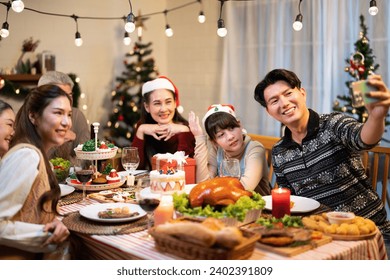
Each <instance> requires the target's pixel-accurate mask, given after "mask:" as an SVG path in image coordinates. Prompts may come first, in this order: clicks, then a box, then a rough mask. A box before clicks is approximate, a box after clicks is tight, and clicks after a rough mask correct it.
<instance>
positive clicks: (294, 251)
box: [256, 234, 332, 257]
mask: <svg viewBox="0 0 390 280" xmlns="http://www.w3.org/2000/svg"><path fill="white" fill-rule="evenodd" d="M331 241H332V237H330V236H328V235H325V234H324V235H323V236H322V238H321V239H313V240H312V241H311V242H310V243H309V244H306V245H302V246H297V247H274V246H270V245H266V244H263V243H260V242H259V241H258V242H257V244H256V247H257V248H259V249H262V250H265V251H269V252H272V253H276V254H279V255H282V256H286V257H292V256H295V255H298V254H301V253H303V252H306V251H309V250H312V249H314V248H317V247H319V246H322V245H325V244H328V243H330V242H331Z"/></svg>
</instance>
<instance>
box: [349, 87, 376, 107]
mask: <svg viewBox="0 0 390 280" xmlns="http://www.w3.org/2000/svg"><path fill="white" fill-rule="evenodd" d="M351 88H352V106H353V107H355V108H359V107H363V106H365V105H366V104H369V103H372V102H375V101H378V99H376V98H372V97H369V96H367V94H368V93H369V92H371V91H378V88H377V87H375V86H372V85H370V84H369V83H368V82H367V80H360V81H356V82H352V85H351Z"/></svg>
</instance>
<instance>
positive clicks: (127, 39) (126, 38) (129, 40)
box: [123, 32, 131, 46]
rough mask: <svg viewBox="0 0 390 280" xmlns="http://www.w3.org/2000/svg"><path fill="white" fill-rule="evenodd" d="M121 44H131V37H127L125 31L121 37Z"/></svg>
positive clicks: (127, 34)
mask: <svg viewBox="0 0 390 280" xmlns="http://www.w3.org/2000/svg"><path fill="white" fill-rule="evenodd" d="M123 44H125V46H128V45H130V44H131V38H130V37H129V33H128V32H125V35H124V37H123Z"/></svg>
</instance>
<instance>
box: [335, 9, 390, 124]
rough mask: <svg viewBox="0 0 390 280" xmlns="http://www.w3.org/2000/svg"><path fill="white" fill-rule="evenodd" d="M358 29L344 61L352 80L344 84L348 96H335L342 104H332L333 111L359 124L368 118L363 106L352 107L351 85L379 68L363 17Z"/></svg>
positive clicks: (337, 102)
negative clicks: (344, 114) (357, 34)
mask: <svg viewBox="0 0 390 280" xmlns="http://www.w3.org/2000/svg"><path fill="white" fill-rule="evenodd" d="M360 28H361V31H360V33H359V39H358V40H357V41H356V42H355V44H354V46H355V52H354V53H353V54H352V55H351V56H350V57H349V58H347V59H346V60H345V62H346V63H347V66H346V67H345V71H346V72H348V73H349V75H350V76H351V78H352V80H349V81H347V82H346V83H345V84H346V86H347V88H348V94H346V95H338V96H337V98H338V99H339V100H341V101H343V103H342V104H340V102H339V101H338V100H336V101H335V102H334V104H333V110H335V111H339V112H345V113H348V114H350V115H352V116H354V117H356V118H357V119H358V120H359V121H360V122H365V121H366V120H367V117H368V113H367V110H366V108H365V107H364V106H363V107H356V108H355V107H353V106H352V101H353V100H352V90H351V84H352V82H355V81H358V80H365V79H367V77H368V76H369V75H370V74H372V73H374V72H375V71H376V70H377V69H378V68H379V64H376V63H375V61H374V59H375V55H374V54H373V50H372V49H371V48H370V44H369V40H368V38H367V26H366V25H365V23H364V16H363V15H360ZM389 124H390V122H389V121H388V120H387V119H386V126H387V125H389Z"/></svg>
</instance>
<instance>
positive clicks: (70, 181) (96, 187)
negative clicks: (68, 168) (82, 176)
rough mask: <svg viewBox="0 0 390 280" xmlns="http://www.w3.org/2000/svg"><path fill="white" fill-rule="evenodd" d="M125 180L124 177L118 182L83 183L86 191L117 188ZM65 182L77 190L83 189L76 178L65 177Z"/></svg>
mask: <svg viewBox="0 0 390 280" xmlns="http://www.w3.org/2000/svg"><path fill="white" fill-rule="evenodd" d="M125 181H126V179H125V178H121V180H120V181H119V182H117V183H111V184H91V183H87V184H86V185H85V187H86V188H85V190H86V191H103V190H110V189H115V188H119V187H120V186H122V185H123V184H124V183H125ZM66 183H67V184H68V185H69V186H72V187H75V188H76V189H78V190H82V189H83V185H82V184H81V183H80V182H79V181H77V180H76V179H71V178H67V179H66Z"/></svg>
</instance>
